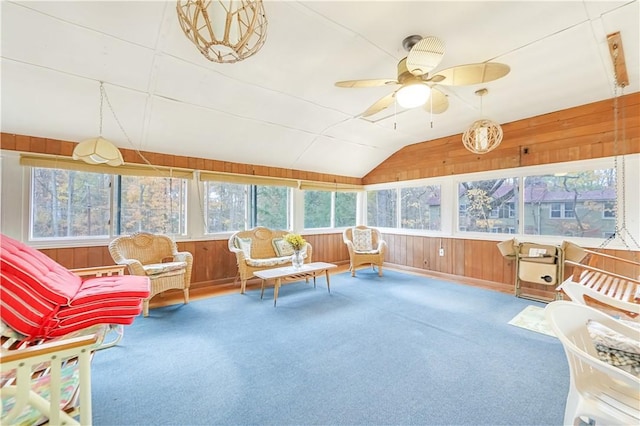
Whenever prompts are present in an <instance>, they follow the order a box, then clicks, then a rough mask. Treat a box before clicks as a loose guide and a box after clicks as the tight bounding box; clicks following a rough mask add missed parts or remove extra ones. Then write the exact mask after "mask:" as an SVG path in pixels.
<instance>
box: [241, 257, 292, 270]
mask: <svg viewBox="0 0 640 426" xmlns="http://www.w3.org/2000/svg"><path fill="white" fill-rule="evenodd" d="M246 262H247V265H249V266H253V267H256V268H264V267H268V266H278V265H284V264H287V263H291V256H286V257H268V258H266V259H246Z"/></svg>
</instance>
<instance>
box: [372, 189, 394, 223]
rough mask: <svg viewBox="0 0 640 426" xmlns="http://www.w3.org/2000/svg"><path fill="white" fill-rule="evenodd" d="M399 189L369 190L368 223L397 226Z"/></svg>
mask: <svg viewBox="0 0 640 426" xmlns="http://www.w3.org/2000/svg"><path fill="white" fill-rule="evenodd" d="M396 191H397V190H396V189H381V190H376V191H367V225H369V226H378V227H383V228H395V227H397V226H398V224H397V222H398V220H397V211H396V205H397V192H396Z"/></svg>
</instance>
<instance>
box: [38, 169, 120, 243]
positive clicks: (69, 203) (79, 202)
mask: <svg viewBox="0 0 640 426" xmlns="http://www.w3.org/2000/svg"><path fill="white" fill-rule="evenodd" d="M111 179H112V177H111V175H108V174H101V173H87V172H78V171H73V170H59V169H49V168H35V167H34V168H33V169H32V171H31V182H32V183H31V185H32V187H31V221H30V225H31V226H30V228H31V229H30V234H31V238H34V239H38V238H68V237H76V238H77V237H108V236H109V233H110V223H111V221H110V214H111Z"/></svg>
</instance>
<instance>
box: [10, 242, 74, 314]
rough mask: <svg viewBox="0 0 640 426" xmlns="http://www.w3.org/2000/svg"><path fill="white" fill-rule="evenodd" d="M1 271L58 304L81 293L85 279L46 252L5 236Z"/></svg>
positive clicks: (66, 301) (65, 302)
mask: <svg viewBox="0 0 640 426" xmlns="http://www.w3.org/2000/svg"><path fill="white" fill-rule="evenodd" d="M0 247H1V250H0V260H1V262H2V263H1V264H0V269H1V271H2V272H1V273H2V275H5V274H10V275H13V276H17V277H18V278H20V279H21V280H22V282H23V283H24V285H25V286H28V287H29V288H31V289H32V290H33V292H34V293H36V294H38V295H40V296H41V297H42V298H44V299H47V300H49V301H51V302H53V303H56V304H67V303H69V302H70V301H71V299H72V298H73V296H75V294H76V293H77V292H78V289H79V288H80V285H81V284H82V280H81V279H80V277H79V276H77V275H75V274H74V273H72V272H71V271H69V270H68V269H66V268H65V267H63V266H62V265H60V264H59V263H57V262H55V261H54V260H53V259H51V258H50V257H48V256H46V255H45V254H44V253H42V252H40V251H38V250H36V249H34V248H32V247H29V246H27V245H26V244H23V243H21V242H19V241H16V240H14V239H12V238H10V237H7V236H6V235H2V239H1V241H0Z"/></svg>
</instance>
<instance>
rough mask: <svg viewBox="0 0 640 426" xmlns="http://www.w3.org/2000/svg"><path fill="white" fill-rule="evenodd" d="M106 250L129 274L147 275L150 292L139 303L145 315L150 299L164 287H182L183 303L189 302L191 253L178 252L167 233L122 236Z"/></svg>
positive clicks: (142, 233)
mask: <svg viewBox="0 0 640 426" xmlns="http://www.w3.org/2000/svg"><path fill="white" fill-rule="evenodd" d="M109 253H111V257H112V258H113V260H114V261H115V262H116V263H117V264H118V265H126V266H127V267H128V268H129V273H130V274H131V275H143V276H147V277H149V279H150V281H151V289H150V290H151V291H150V294H149V297H148V298H147V299H145V300H144V302H143V306H142V312H143V315H144V316H145V317H147V316H149V300H151V298H153V296H155V295H157V294H160V293H162V292H164V291H166V290H170V289H182V290H183V292H184V303H189V285H190V284H191V268H192V265H193V256H192V255H191V253H189V252H186V251H185V252H178V247H177V245H176V243H175V242H174V241H173V240H172V239H171V238H169V237H168V236H166V235H160V234H149V233H146V232H139V233H136V234H133V235H123V236H120V237H117V238H116V239H114V240H113V241H111V243H110V244H109Z"/></svg>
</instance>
